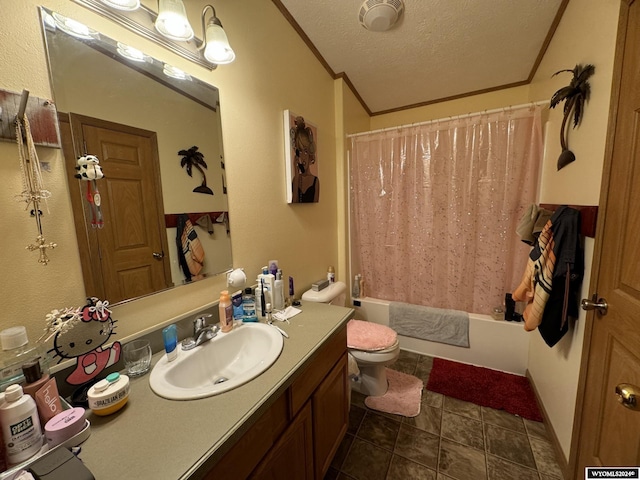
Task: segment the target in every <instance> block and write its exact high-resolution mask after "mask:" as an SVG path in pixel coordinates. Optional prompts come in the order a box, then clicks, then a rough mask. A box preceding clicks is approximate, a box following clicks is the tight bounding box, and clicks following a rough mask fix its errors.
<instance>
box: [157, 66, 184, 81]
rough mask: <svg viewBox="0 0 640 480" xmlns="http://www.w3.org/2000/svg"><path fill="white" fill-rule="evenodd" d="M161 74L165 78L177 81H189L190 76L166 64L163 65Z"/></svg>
mask: <svg viewBox="0 0 640 480" xmlns="http://www.w3.org/2000/svg"><path fill="white" fill-rule="evenodd" d="M162 73H164V74H165V75H166V76H167V77H171V78H177V79H178V80H191V75H189V74H188V73H186V72H184V71H182V70H180V69H179V68H177V67H174V66H173V65H169V64H168V63H165V64H164V67H162Z"/></svg>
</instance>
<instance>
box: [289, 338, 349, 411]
mask: <svg viewBox="0 0 640 480" xmlns="http://www.w3.org/2000/svg"><path fill="white" fill-rule="evenodd" d="M346 351H347V326H346V325H345V326H344V327H343V328H342V329H341V330H340V331H339V332H337V333H336V334H335V335H334V336H333V338H331V339H330V340H328V341H327V342H326V343H325V344H324V345H323V346H322V347H321V348H320V350H319V351H318V352H317V354H316V355H315V357H314V358H313V360H312V362H311V364H310V365H309V366H308V367H307V368H305V369H304V370H303V371H302V373H301V374H300V375H298V378H296V379H295V380H294V382H293V384H292V385H291V388H290V389H289V392H290V395H291V399H290V402H289V407H290V408H291V413H290V416H291V418H293V417H295V416H296V414H297V413H298V411H299V410H300V409H301V408H302V406H303V405H304V404H305V403H306V402H307V400H308V399H309V398H310V397H311V394H312V393H313V392H314V390H315V389H316V388H318V385H320V382H321V381H322V379H324V377H326V376H327V374H328V373H329V372H330V371H331V369H332V368H333V366H334V365H335V364H336V362H337V361H338V360H340V357H342V355H344V353H345V352H346Z"/></svg>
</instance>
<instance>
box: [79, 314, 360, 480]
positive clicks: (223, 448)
mask: <svg viewBox="0 0 640 480" xmlns="http://www.w3.org/2000/svg"><path fill="white" fill-rule="evenodd" d="M300 309H301V310H302V313H300V314H298V315H297V316H295V317H293V318H292V319H290V322H291V324H290V325H287V323H282V322H274V323H277V325H278V326H279V327H280V328H282V329H283V330H285V331H286V332H287V333H288V334H289V337H290V338H288V339H287V338H285V339H284V348H283V350H282V353H281V354H280V357H279V358H278V360H276V362H275V363H274V364H273V365H272V366H271V367H270V368H269V369H267V370H266V371H265V372H264V373H262V374H261V375H259V376H258V377H256V378H255V379H253V380H251V381H250V382H249V383H246V384H245V385H242V386H240V387H238V388H235V389H234V390H231V391H228V392H225V393H222V394H220V395H216V396H212V397H208V398H203V399H199V400H187V401H176V400H166V399H164V398H162V397H159V396H157V395H156V394H155V393H153V391H152V390H151V387H150V386H149V373H147V374H146V375H144V376H142V377H139V378H132V379H131V391H130V394H129V401H128V402H127V405H125V407H124V408H123V409H122V410H120V411H119V412H116V413H114V414H113V415H109V416H106V417H100V416H97V415H94V414H92V413H91V411H90V410H88V411H87V418H88V419H89V421H90V422H91V436H90V437H89V438H88V439H87V441H85V442H84V443H83V444H82V452H81V453H80V455H79V457H80V459H82V461H83V462H84V463H85V465H86V466H87V467H88V468H89V470H91V472H92V473H93V475H94V476H95V477H96V479H97V480H103V479H107V478H121V479H128V478H135V479H136V480H146V479H149V480H163V479H166V480H177V479H187V478H189V479H199V478H202V477H203V476H204V475H205V474H206V473H207V472H208V471H209V470H210V468H211V467H212V466H213V465H214V464H215V463H216V462H217V461H218V460H219V459H220V458H221V457H222V456H223V455H224V454H225V453H226V452H227V451H228V450H229V449H230V448H231V447H232V446H233V444H234V443H235V441H236V440H237V439H239V438H240V437H241V436H242V434H243V433H244V432H245V431H246V430H247V429H248V428H249V427H250V426H251V425H252V424H253V423H254V422H255V421H256V420H257V419H258V418H260V416H261V414H262V413H263V412H264V411H265V410H266V409H267V408H268V407H269V406H270V405H271V403H272V402H273V401H275V400H276V399H277V398H278V396H279V395H280V394H281V393H282V392H284V390H285V389H286V388H287V387H288V386H289V385H290V384H291V382H292V381H293V379H294V378H295V376H296V375H295V374H296V372H297V371H299V369H300V368H301V367H302V366H304V365H306V363H307V361H308V360H310V359H311V357H313V355H314V353H315V352H316V350H317V349H318V348H319V347H320V346H321V345H322V344H323V343H324V342H325V341H326V340H328V339H329V338H330V337H331V336H332V335H333V334H334V333H335V332H337V331H338V330H339V329H340V327H342V326H343V325H344V324H345V323H346V322H347V321H348V320H349V318H351V316H352V315H353V310H352V309H350V308H345V307H336V306H332V305H324V304H319V303H309V302H304V303H303V305H302V307H300ZM162 355H164V352H161V353H158V354H156V355H154V357H153V361H152V368H153V365H155V363H156V362H157V361H158V360H159V359H160V358H162Z"/></svg>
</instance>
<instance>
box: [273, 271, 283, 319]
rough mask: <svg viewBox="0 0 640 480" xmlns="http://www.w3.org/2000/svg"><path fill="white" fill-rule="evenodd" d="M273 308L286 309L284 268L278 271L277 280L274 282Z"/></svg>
mask: <svg viewBox="0 0 640 480" xmlns="http://www.w3.org/2000/svg"><path fill="white" fill-rule="evenodd" d="M273 308H275V309H276V310H282V309H284V284H283V281H282V270H278V272H277V273H276V280H275V282H273Z"/></svg>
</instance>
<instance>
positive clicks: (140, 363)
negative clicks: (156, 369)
mask: <svg viewBox="0 0 640 480" xmlns="http://www.w3.org/2000/svg"><path fill="white" fill-rule="evenodd" d="M122 351H123V353H124V366H125V368H126V369H127V375H129V376H130V377H138V376H140V375H144V374H145V373H147V372H148V371H149V367H150V366H151V345H150V344H149V341H148V340H133V341H131V342H129V343H127V344H125V346H124V348H123V350H122Z"/></svg>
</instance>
